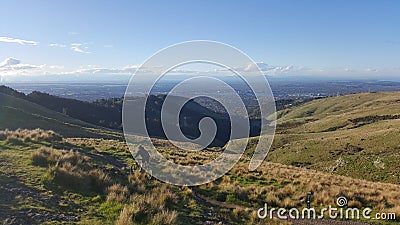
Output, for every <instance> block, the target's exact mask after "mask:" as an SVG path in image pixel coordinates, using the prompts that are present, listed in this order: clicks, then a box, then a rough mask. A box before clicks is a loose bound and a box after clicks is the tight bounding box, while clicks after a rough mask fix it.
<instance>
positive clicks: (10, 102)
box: [0, 93, 119, 137]
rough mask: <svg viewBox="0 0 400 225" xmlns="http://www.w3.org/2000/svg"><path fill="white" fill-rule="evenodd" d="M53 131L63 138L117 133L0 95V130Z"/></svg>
mask: <svg viewBox="0 0 400 225" xmlns="http://www.w3.org/2000/svg"><path fill="white" fill-rule="evenodd" d="M18 128H23V129H35V128H42V129H45V130H50V129H51V130H54V131H56V132H58V133H60V134H62V135H64V136H65V137H107V136H118V135H119V134H118V133H115V132H111V131H107V130H105V129H104V128H100V127H96V126H94V125H91V124H89V123H86V122H82V121H80V120H77V119H74V118H71V117H69V116H66V115H64V114H62V113H58V112H55V111H52V110H50V109H48V108H44V107H42V106H40V105H37V104H35V103H32V102H29V101H27V100H24V99H21V98H17V97H14V96H11V95H7V94H3V93H0V129H1V130H5V129H9V130H15V129H18Z"/></svg>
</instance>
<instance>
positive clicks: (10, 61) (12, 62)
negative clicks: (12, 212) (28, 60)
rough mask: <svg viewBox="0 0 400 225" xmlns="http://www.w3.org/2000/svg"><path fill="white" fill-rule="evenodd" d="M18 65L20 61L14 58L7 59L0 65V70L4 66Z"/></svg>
mask: <svg viewBox="0 0 400 225" xmlns="http://www.w3.org/2000/svg"><path fill="white" fill-rule="evenodd" d="M20 63H21V61H20V60H18V59H16V58H12V57H9V58H7V59H5V60H3V62H1V63H0V68H2V67H6V66H12V65H17V64H20Z"/></svg>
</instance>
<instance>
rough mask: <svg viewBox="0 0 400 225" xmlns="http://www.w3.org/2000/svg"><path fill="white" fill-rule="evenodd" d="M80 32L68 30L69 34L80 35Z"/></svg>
mask: <svg viewBox="0 0 400 225" xmlns="http://www.w3.org/2000/svg"><path fill="white" fill-rule="evenodd" d="M78 34H79V33H78V32H75V31H70V32H68V35H78Z"/></svg>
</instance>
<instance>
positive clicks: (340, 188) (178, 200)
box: [0, 130, 400, 225]
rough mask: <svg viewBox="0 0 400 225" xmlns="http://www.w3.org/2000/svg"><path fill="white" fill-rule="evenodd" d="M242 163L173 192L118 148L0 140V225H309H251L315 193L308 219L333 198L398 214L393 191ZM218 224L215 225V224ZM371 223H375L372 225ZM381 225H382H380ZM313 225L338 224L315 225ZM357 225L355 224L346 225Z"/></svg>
mask: <svg viewBox="0 0 400 225" xmlns="http://www.w3.org/2000/svg"><path fill="white" fill-rule="evenodd" d="M156 145H157V146H158V148H159V150H160V152H162V154H164V155H165V156H166V157H167V158H169V159H170V160H174V161H175V162H177V163H180V164H183V165H192V164H193V163H196V164H199V163H200V164H203V163H206V162H208V161H209V158H210V157H211V158H213V157H217V156H218V155H219V153H220V151H219V150H220V149H216V148H213V149H208V150H205V151H202V152H200V155H199V154H198V153H195V152H183V151H179V150H177V149H175V148H173V147H172V146H171V145H170V144H168V143H167V142H165V141H162V140H156ZM249 159H250V157H248V156H246V157H244V158H243V159H242V160H241V161H240V163H239V164H237V165H236V166H235V167H234V168H233V169H232V170H231V171H230V172H229V173H228V174H227V175H225V176H223V177H222V178H220V179H218V180H216V181H214V182H212V183H209V184H206V185H202V186H199V187H193V188H188V187H177V186H173V185H167V184H164V183H162V182H159V181H157V180H155V179H152V178H151V177H150V176H149V175H148V174H147V173H144V172H141V171H140V170H139V169H138V168H136V167H133V172H130V169H129V168H130V166H131V165H134V164H133V159H132V157H131V156H130V153H129V151H128V149H127V147H126V145H125V143H124V142H120V141H117V140H106V139H98V138H97V139H95V138H62V137H60V136H59V135H57V134H56V133H54V132H49V131H42V130H33V131H29V130H19V131H14V132H11V131H9V132H0V191H1V192H2V193H4V194H2V195H0V221H2V222H5V223H6V224H21V223H27V224H39V223H44V222H46V223H47V224H60V223H61V224H63V223H65V224H121V225H125V224H221V223H222V224H313V223H311V222H310V221H296V220H294V221H279V220H269V219H264V220H260V219H258V218H257V216H256V210H257V209H258V208H259V207H262V206H263V204H264V203H265V202H266V203H268V204H269V205H270V206H273V207H286V208H288V207H297V208H300V209H301V208H302V207H304V206H305V195H306V193H307V192H308V191H314V201H313V202H312V206H313V207H315V208H316V209H320V208H321V207H326V206H327V205H334V204H335V200H336V198H337V197H338V196H341V195H344V196H346V197H347V198H348V199H349V206H351V207H367V206H368V207H371V208H373V210H374V212H396V213H400V209H399V207H398V205H399V204H400V197H399V196H398V195H397V193H398V190H399V188H400V186H398V185H394V184H384V183H374V182H368V181H364V180H359V179H353V178H348V177H344V176H337V175H330V174H327V173H322V172H318V171H315V170H307V169H302V168H298V167H294V166H287V165H282V164H277V163H270V162H264V163H263V164H262V166H261V167H259V168H258V169H257V171H254V172H249V171H248V170H247V165H248V162H249ZM220 222H221V223H220ZM376 222H379V221H376ZM382 222H383V223H387V222H388V221H382ZM315 224H341V223H333V222H332V221H329V220H328V221H325V222H323V221H322V222H321V221H316V222H315ZM354 224H361V223H354Z"/></svg>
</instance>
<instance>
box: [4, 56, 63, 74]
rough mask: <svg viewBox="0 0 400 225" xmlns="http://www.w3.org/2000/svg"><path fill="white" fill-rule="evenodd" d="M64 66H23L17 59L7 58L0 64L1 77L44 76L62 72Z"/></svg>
mask: <svg viewBox="0 0 400 225" xmlns="http://www.w3.org/2000/svg"><path fill="white" fill-rule="evenodd" d="M63 68H64V67H63V66H48V65H46V64H43V65H32V64H23V63H21V60H19V59H15V58H11V57H10V58H7V59H5V60H3V61H2V62H1V63H0V76H3V75H4V76H8V75H43V74H48V73H50V72H58V73H59V72H60V69H63Z"/></svg>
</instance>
